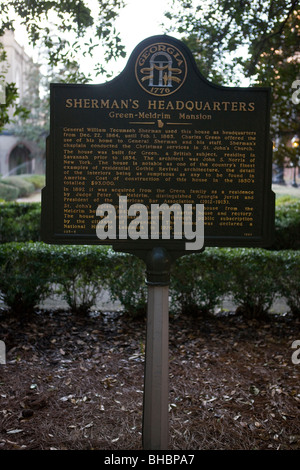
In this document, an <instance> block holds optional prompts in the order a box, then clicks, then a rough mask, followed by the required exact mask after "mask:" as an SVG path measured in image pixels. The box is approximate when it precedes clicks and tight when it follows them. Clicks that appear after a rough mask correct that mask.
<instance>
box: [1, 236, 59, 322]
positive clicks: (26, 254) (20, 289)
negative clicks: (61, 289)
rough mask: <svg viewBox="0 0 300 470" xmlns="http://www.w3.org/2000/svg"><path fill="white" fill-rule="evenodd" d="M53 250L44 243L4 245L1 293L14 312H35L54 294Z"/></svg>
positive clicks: (18, 313)
mask: <svg viewBox="0 0 300 470" xmlns="http://www.w3.org/2000/svg"><path fill="white" fill-rule="evenodd" d="M50 251H51V248H50V247H48V246H46V245H43V244H40V243H8V244H5V245H1V250H0V292H1V295H2V300H4V302H5V303H6V304H7V305H8V307H9V308H10V309H11V311H12V312H13V313H15V314H17V315H26V314H29V313H32V312H33V311H34V309H35V307H36V306H37V305H38V304H39V303H40V302H41V301H42V300H43V299H45V298H46V296H48V295H49V294H50V292H51V287H50V286H51V281H52V277H51V269H50V270H49V253H50Z"/></svg>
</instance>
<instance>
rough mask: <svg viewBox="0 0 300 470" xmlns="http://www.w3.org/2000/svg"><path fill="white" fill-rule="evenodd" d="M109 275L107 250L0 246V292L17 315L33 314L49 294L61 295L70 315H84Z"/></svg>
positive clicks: (32, 244)
mask: <svg viewBox="0 0 300 470" xmlns="http://www.w3.org/2000/svg"><path fill="white" fill-rule="evenodd" d="M110 272H111V266H110V250H109V248H107V247H88V246H51V245H46V244H44V243H38V242H36V243H6V244H3V245H0V292H1V293H2V300H3V301H4V302H5V303H6V304H7V305H8V307H10V309H11V310H12V312H14V313H17V314H23V313H29V312H31V311H34V309H35V308H36V306H37V305H38V304H40V303H41V302H42V301H43V300H44V299H45V298H46V297H47V296H50V295H51V294H61V295H62V297H63V298H64V299H65V300H66V301H67V303H68V305H69V307H70V309H71V311H72V312H74V313H77V314H78V313H87V312H88V311H89V309H90V308H91V307H92V305H93V304H94V303H95V299H96V297H97V296H98V295H99V294H100V293H101V291H102V290H103V288H107V283H108V279H109V274H110Z"/></svg>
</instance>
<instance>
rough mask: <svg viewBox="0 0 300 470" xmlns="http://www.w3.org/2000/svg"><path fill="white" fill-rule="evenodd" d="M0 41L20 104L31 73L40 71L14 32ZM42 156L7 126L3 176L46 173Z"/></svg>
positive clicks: (0, 166)
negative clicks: (18, 41)
mask: <svg viewBox="0 0 300 470" xmlns="http://www.w3.org/2000/svg"><path fill="white" fill-rule="evenodd" d="M0 40H1V42H2V44H3V46H4V50H5V52H6V54H7V73H6V82H7V83H15V84H16V86H17V89H18V92H19V98H18V100H19V102H21V101H22V100H23V99H24V97H25V95H26V93H27V92H28V90H29V81H28V76H29V73H32V71H33V70H35V69H36V70H37V71H38V66H37V65H36V64H34V62H33V60H32V59H31V58H30V57H29V56H28V55H27V54H26V52H25V50H24V47H22V46H20V45H19V44H18V43H17V41H16V40H15V37H14V33H13V31H6V32H5V34H4V35H3V36H1V38H0ZM12 115H13V109H11V110H10V117H12ZM42 153H43V152H42V151H41V150H40V149H39V147H38V146H37V144H36V143H35V142H34V141H31V140H30V139H28V138H26V137H22V135H20V132H16V130H15V127H14V124H10V125H7V126H6V127H5V129H4V130H3V131H2V132H1V134H0V174H1V175H2V176H6V175H8V174H23V173H43V172H44V168H43V167H44V165H43V155H41V154H42Z"/></svg>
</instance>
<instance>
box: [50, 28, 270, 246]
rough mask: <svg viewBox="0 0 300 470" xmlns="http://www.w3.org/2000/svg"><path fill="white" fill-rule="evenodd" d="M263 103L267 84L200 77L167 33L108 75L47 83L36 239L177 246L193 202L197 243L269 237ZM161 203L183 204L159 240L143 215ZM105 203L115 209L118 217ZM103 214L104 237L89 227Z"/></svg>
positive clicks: (257, 241) (264, 241)
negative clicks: (93, 81)
mask: <svg viewBox="0 0 300 470" xmlns="http://www.w3.org/2000/svg"><path fill="white" fill-rule="evenodd" d="M269 107H270V90H269V89H268V88H232V87H221V86H217V85H214V84H212V83H210V82H208V81H207V80H206V79H205V78H204V77H203V76H202V75H201V73H200V72H199V70H198V69H197V66H196V64H195V62H194V59H193V57H192V54H191V53H190V51H189V50H188V49H187V48H186V46H185V45H184V44H183V43H181V42H180V41H178V40H176V39H174V38H171V37H169V36H154V37H151V38H148V39H146V40H145V41H143V42H142V43H140V44H139V45H138V46H137V47H136V49H135V50H134V51H133V53H132V55H131V57H130V59H129V61H128V64H127V66H126V68H125V70H124V71H123V72H122V73H121V74H120V75H119V76H118V77H117V78H115V79H113V80H112V81H110V82H108V83H105V84H102V85H76V84H75V85H74V84H67V85H66V84H52V85H51V129H50V138H49V141H48V150H47V168H46V187H45V188H44V189H43V193H42V239H43V240H44V241H46V242H48V243H56V244H108V245H113V246H114V247H115V248H116V249H124V251H127V250H131V251H134V250H139V249H143V250H148V249H151V248H152V247H153V246H157V245H159V246H162V247H167V249H168V250H171V251H172V250H173V251H174V250H175V251H176V250H178V251H184V249H185V245H184V243H185V242H186V241H187V240H191V236H190V232H191V230H190V232H188V227H186V230H184V223H183V216H184V209H185V208H186V209H188V208H191V207H192V209H193V211H192V220H193V226H192V227H193V230H194V233H196V228H197V227H196V225H197V217H196V208H197V207H201V205H204V237H205V241H204V245H205V246H233V247H234V246H265V245H268V244H269V243H270V242H271V240H272V233H273V226H274V194H273V193H272V191H271V165H272V163H271V159H272V149H271V143H270V140H269ZM104 204H106V205H107V206H104ZM162 204H167V205H168V207H169V208H171V209H172V207H173V208H174V206H173V205H174V204H177V205H178V204H179V205H180V207H181V209H182V211H181V212H180V211H179V212H178V213H176V211H175V210H174V211H173V212H174V217H173V218H172V220H171V231H170V236H169V237H168V236H165V237H162V239H160V240H159V242H158V239H157V235H156V236H155V237H152V238H151V230H150V228H149V227H148V226H146V227H145V224H146V225H147V223H148V221H149V223H150V221H151V209H153V210H154V209H156V210H157V208H158V207H160V206H161V205H162ZM99 206H101V208H100V209H98V208H99ZM142 206H143V207H145V208H146V209H147V211H148V212H147V213H146V212H145V211H144V213H143V214H142V213H141V211H138V209H139V208H141V207H142ZM105 207H107V208H111V207H113V208H114V211H115V214H116V221H114V220H113V216H114V213H113V212H112V213H111V214H110V215H109V216H108V212H105V211H104V209H105ZM176 208H178V206H176ZM173 212H172V211H171V212H170V213H172V214H173ZM189 215H190V214H189ZM105 217H106V219H105ZM178 219H180V220H181V222H182V232H181V235H182V236H180V234H179V235H178V234H177V235H178V236H176V234H175V232H176V230H177V229H178V225H176V226H175V223H176V220H178ZM101 220H102V229H103V224H104V222H103V221H105V222H106V223H107V226H106V230H107V234H108V235H107V238H106V239H104V238H103V237H102V239H100V238H99V236H98V235H97V226H99V225H98V224H99V222H100V221H101ZM186 220H187V221H188V220H189V219H188V217H186ZM130 224H132V225H131V227H130ZM176 227H177V229H176V230H175V228H176ZM173 229H174V230H173ZM187 233H189V237H188V236H187ZM161 235H162V231H160V237H161ZM189 249H190V250H193V247H190V248H189ZM197 249H198V248H197V246H195V250H194V251H196V250H197Z"/></svg>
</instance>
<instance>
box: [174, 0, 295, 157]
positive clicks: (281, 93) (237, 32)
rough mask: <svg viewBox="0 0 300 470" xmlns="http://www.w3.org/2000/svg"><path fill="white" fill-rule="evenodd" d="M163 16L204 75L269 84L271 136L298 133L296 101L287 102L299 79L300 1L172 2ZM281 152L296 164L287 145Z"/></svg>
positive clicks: (227, 81) (225, 81)
mask: <svg viewBox="0 0 300 470" xmlns="http://www.w3.org/2000/svg"><path fill="white" fill-rule="evenodd" d="M166 16H167V18H168V19H169V20H171V26H170V28H169V30H170V31H174V30H175V31H177V32H179V33H180V34H181V35H182V37H183V41H185V42H186V43H187V45H188V46H189V47H190V49H191V50H192V52H193V54H194V56H195V58H196V60H197V62H198V66H199V68H200V70H201V72H202V74H203V75H204V76H205V77H206V78H208V79H210V80H211V81H213V82H215V83H219V84H224V85H229V84H230V85H232V84H236V85H239V84H240V83H241V79H242V78H245V77H246V78H247V79H248V80H249V84H250V85H254V86H270V87H272V96H273V102H272V108H271V132H272V137H273V138H274V140H275V139H277V138H278V137H280V139H281V140H282V139H283V140H284V136H285V135H290V134H293V133H295V134H298V136H299V133H300V119H299V117H300V110H299V103H295V102H294V101H293V100H292V95H293V92H294V89H293V84H295V83H296V80H297V79H299V78H300V76H299V68H300V52H299V42H300V22H299V20H300V10H299V0H251V1H250V0H203V1H202V2H197V1H193V0H185V1H179V0H173V2H172V8H171V10H170V11H169V12H168V13H167V14H166ZM285 155H288V157H289V158H290V159H291V161H293V162H294V163H295V164H296V161H297V158H298V156H297V155H296V153H295V152H294V153H293V151H292V149H291V152H289V151H288V152H286V153H285ZM277 156H278V157H280V158H282V157H283V154H282V152H281V153H280V152H278V153H277Z"/></svg>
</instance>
